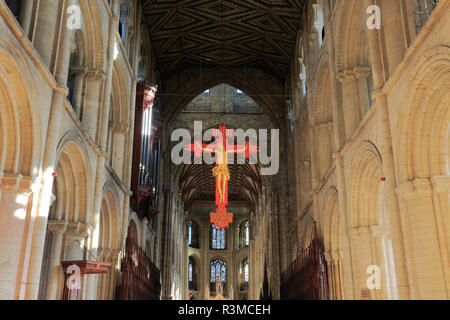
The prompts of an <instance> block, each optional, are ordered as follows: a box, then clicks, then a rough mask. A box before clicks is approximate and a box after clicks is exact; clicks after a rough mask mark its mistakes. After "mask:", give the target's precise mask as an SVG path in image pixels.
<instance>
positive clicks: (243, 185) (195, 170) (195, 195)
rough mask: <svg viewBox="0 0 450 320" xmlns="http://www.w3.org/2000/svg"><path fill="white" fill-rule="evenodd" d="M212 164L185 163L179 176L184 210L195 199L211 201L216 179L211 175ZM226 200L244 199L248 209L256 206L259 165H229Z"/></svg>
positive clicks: (259, 189)
mask: <svg viewBox="0 0 450 320" xmlns="http://www.w3.org/2000/svg"><path fill="white" fill-rule="evenodd" d="M213 167H214V166H213V165H206V164H202V165H198V164H190V165H185V166H184V168H183V171H182V172H181V176H180V191H181V193H182V197H183V203H184V205H185V210H187V209H188V208H189V207H190V206H191V204H192V202H193V201H195V200H207V201H213V200H214V199H215V192H216V179H215V178H214V177H213V175H212V172H211V171H212V169H213ZM228 168H229V170H230V180H229V181H228V200H229V201H230V202H231V201H244V202H245V203H246V206H247V207H248V208H250V209H253V210H254V209H255V208H256V202H257V198H258V194H259V193H260V191H261V184H262V179H261V174H260V170H259V167H258V166H257V165H253V164H248V163H246V164H242V165H229V167H228Z"/></svg>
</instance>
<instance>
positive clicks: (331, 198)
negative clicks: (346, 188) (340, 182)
mask: <svg viewBox="0 0 450 320" xmlns="http://www.w3.org/2000/svg"><path fill="white" fill-rule="evenodd" d="M338 208H339V199H338V191H337V188H336V187H334V186H332V187H330V188H329V189H328V191H327V192H326V194H325V201H324V203H323V210H322V212H324V213H325V223H324V226H323V239H324V246H325V250H340V247H341V246H340V243H339V241H340V239H339V232H340V229H339V226H340V223H342V221H340V216H339V209H338Z"/></svg>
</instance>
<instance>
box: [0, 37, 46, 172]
mask: <svg viewBox="0 0 450 320" xmlns="http://www.w3.org/2000/svg"><path fill="white" fill-rule="evenodd" d="M13 57H14V58H13ZM17 61H20V62H21V63H17ZM32 74H33V72H32V70H30V68H29V65H28V63H27V61H26V60H25V58H24V57H23V55H22V53H21V52H20V50H19V48H17V47H16V45H15V44H14V43H12V42H11V41H10V40H9V39H7V38H5V37H3V36H0V111H1V112H0V173H1V172H2V171H3V172H4V173H5V174H21V175H23V176H36V175H38V174H39V172H38V163H39V161H41V155H42V143H41V142H39V140H38V139H40V137H41V131H42V129H41V121H40V118H41V113H40V112H39V106H38V103H37V101H39V99H38V98H37V91H36V87H35V84H34V81H33V79H32V78H31V75H32ZM19 106H20V108H19Z"/></svg>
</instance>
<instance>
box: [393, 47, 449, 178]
mask: <svg viewBox="0 0 450 320" xmlns="http://www.w3.org/2000/svg"><path fill="white" fill-rule="evenodd" d="M449 55H450V48H448V47H443V46H441V47H437V48H435V49H432V50H431V51H429V52H427V53H426V54H425V55H424V57H423V58H422V59H421V62H422V63H420V64H418V67H417V68H416V70H414V75H413V76H412V78H413V79H415V80H414V83H413V85H411V87H410V88H411V89H410V94H406V95H405V97H406V98H405V99H404V101H403V102H402V104H401V106H400V107H401V108H402V109H405V112H406V116H405V117H402V119H400V123H399V124H400V128H401V131H400V136H399V139H398V140H397V145H398V149H399V151H398V154H397V159H398V160H397V162H398V167H399V180H400V181H402V182H403V181H411V180H414V179H421V178H431V177H433V176H441V175H442V176H448V175H450V167H449V144H448V132H449V127H450V125H449V123H450V108H449V105H450V104H449V101H450V94H449V90H446V89H449V88H450V86H449V83H450V82H449V79H450V66H449V63H450V58H449ZM418 114H420V115H421V116H420V117H419V116H417V115H418Z"/></svg>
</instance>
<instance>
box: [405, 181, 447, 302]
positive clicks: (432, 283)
mask: <svg viewBox="0 0 450 320" xmlns="http://www.w3.org/2000/svg"><path fill="white" fill-rule="evenodd" d="M449 186H450V178H449V177H448V176H439V177H433V178H431V179H415V180H413V181H405V182H403V183H402V184H401V185H400V186H399V187H398V188H397V192H398V195H399V198H400V205H401V217H402V223H403V234H404V237H405V244H406V246H405V248H406V256H407V258H408V266H409V268H408V276H409V281H410V286H411V299H439V300H440V299H448V298H449V297H450V294H449V292H448V290H449V289H448V288H449V287H450V286H449V283H448V281H449V280H448V279H449V262H448V245H447V244H448V242H449V231H450V230H449V227H448V226H449V225H450V222H449V221H448V220H449V219H448V218H447V215H446V214H444V212H446V213H447V212H449V211H448V209H449V203H448V194H449V191H448V190H449Z"/></svg>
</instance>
